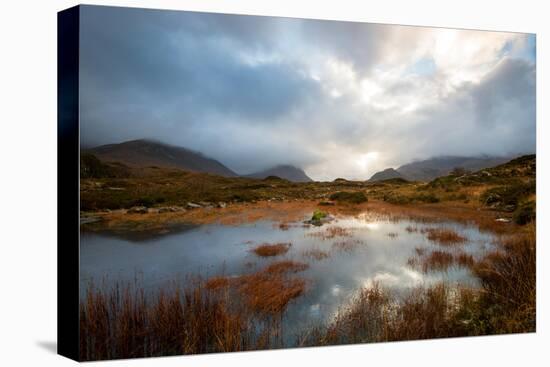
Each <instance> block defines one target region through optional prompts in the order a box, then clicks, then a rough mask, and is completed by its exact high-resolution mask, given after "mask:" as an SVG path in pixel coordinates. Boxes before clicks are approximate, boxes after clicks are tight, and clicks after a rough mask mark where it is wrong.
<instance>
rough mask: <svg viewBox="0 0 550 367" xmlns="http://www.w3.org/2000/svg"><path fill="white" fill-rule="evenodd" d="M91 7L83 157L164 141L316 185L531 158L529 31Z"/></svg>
mask: <svg viewBox="0 0 550 367" xmlns="http://www.w3.org/2000/svg"><path fill="white" fill-rule="evenodd" d="M83 9H84V11H83V14H82V40H81V43H82V57H81V59H82V68H81V69H82V74H81V79H82V83H81V85H82V86H83V88H82V90H81V100H82V110H81V128H82V131H81V136H82V139H83V143H84V144H85V145H97V144H107V143H114V142H120V141H124V140H130V139H136V138H154V139H159V140H162V141H165V142H167V143H172V144H176V145H181V146H185V147H188V148H190V149H194V150H197V151H200V152H202V153H203V154H206V155H208V156H211V157H213V158H216V159H218V160H220V161H221V162H222V163H224V164H226V165H227V166H229V167H230V168H232V169H233V170H235V171H237V172H239V173H249V172H252V171H255V170H260V169H265V168H268V167H269V166H273V165H277V164H293V165H296V166H299V167H302V168H303V169H305V171H306V172H307V174H308V175H310V176H311V177H312V178H314V179H318V180H332V179H334V178H337V177H345V178H356V179H367V178H369V177H370V176H371V175H372V174H373V173H375V172H376V171H378V170H381V169H384V168H387V167H396V166H399V165H401V164H404V163H408V162H410V161H411V160H413V159H416V158H428V157H431V156H435V155H451V154H455V155H478V154H493V155H499V154H509V153H515V152H530V151H534V150H535V93H534V91H535V39H534V36H532V35H526V34H518V33H506V32H481V31H465V30H453V29H442V28H423V27H407V26H390V25H379V24H361V23H351V22H326V21H325V22H323V21H314V20H301V19H288V18H271V17H249V16H231V15H221V14H201V13H186V12H166V13H165V12H157V13H151V12H147V11H146V10H142V9H141V10H140V9H133V10H129V9H114V8H92V7H84V8H83ZM145 13H146V15H147V16H144V15H145Z"/></svg>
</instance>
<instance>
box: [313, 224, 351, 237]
mask: <svg viewBox="0 0 550 367" xmlns="http://www.w3.org/2000/svg"><path fill="white" fill-rule="evenodd" d="M352 235H353V232H352V230H351V229H349V228H344V227H339V226H330V227H326V228H325V229H324V230H323V231H319V232H311V233H308V236H311V237H319V238H321V239H323V240H330V239H333V238H335V237H351V236H352Z"/></svg>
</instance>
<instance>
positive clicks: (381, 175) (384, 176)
mask: <svg viewBox="0 0 550 367" xmlns="http://www.w3.org/2000/svg"><path fill="white" fill-rule="evenodd" d="M391 178H402V179H405V177H404V176H403V175H402V174H401V173H399V172H397V171H396V170H395V169H393V168H386V169H385V170H383V171H379V172H376V173H375V174H374V175H372V177H371V178H370V179H369V181H371V182H374V181H383V180H389V179H391Z"/></svg>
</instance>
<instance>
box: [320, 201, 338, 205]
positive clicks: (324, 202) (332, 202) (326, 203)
mask: <svg viewBox="0 0 550 367" xmlns="http://www.w3.org/2000/svg"><path fill="white" fill-rule="evenodd" d="M319 205H323V206H333V205H336V203H335V202H334V201H321V202H320V203H319Z"/></svg>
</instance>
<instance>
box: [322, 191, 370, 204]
mask: <svg viewBox="0 0 550 367" xmlns="http://www.w3.org/2000/svg"><path fill="white" fill-rule="evenodd" d="M330 200H335V201H339V202H346V203H352V204H361V203H364V202H367V201H368V198H367V196H366V195H365V193H364V192H362V191H354V192H349V191H338V192H335V193H334V194H332V195H330Z"/></svg>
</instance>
